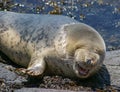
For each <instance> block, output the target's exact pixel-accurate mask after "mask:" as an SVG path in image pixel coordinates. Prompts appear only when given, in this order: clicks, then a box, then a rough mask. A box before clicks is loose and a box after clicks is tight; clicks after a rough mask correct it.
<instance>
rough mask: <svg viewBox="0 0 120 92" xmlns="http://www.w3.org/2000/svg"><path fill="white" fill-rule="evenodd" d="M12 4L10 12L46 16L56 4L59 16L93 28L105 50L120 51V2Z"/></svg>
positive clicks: (18, 0)
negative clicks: (101, 39) (105, 47)
mask: <svg viewBox="0 0 120 92" xmlns="http://www.w3.org/2000/svg"><path fill="white" fill-rule="evenodd" d="M50 1H52V2H50ZM61 1H64V2H61ZM98 1H104V2H98ZM115 1H116V2H115ZM53 2H54V4H53ZM71 2H73V3H71ZM13 3H14V4H15V5H14V7H11V8H10V11H14V12H24V13H39V14H48V13H49V12H50V11H52V10H54V9H55V8H54V6H55V4H56V5H57V7H59V8H60V9H61V15H65V16H69V17H71V18H74V19H76V20H78V21H80V22H83V23H86V24H88V25H90V26H92V27H94V28H95V29H96V30H97V31H98V32H99V33H100V34H101V35H102V36H103V38H104V40H105V42H106V46H107V50H113V49H120V7H119V5H120V0H113V1H112V0H14V1H13Z"/></svg>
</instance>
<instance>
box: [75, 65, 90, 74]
mask: <svg viewBox="0 0 120 92" xmlns="http://www.w3.org/2000/svg"><path fill="white" fill-rule="evenodd" d="M77 68H78V69H77V70H78V73H79V75H82V76H87V75H88V73H89V71H90V70H89V69H85V68H83V67H81V66H80V65H77Z"/></svg>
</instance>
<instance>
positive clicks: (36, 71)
mask: <svg viewBox="0 0 120 92" xmlns="http://www.w3.org/2000/svg"><path fill="white" fill-rule="evenodd" d="M45 67H46V64H45V61H44V58H41V57H39V58H37V57H35V58H32V59H31V61H30V64H29V66H28V68H27V70H26V74H28V75H30V76H41V75H43V73H44V71H45Z"/></svg>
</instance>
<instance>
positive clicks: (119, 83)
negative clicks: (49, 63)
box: [0, 50, 120, 92]
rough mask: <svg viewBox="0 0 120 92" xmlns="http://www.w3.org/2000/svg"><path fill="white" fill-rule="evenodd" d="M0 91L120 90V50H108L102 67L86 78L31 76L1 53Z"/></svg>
mask: <svg viewBox="0 0 120 92" xmlns="http://www.w3.org/2000/svg"><path fill="white" fill-rule="evenodd" d="M0 56H1V57H0V92H68V91H69V92H75V91H95V90H96V91H100V92H101V91H112V92H117V91H120V50H116V51H108V52H107V54H106V59H105V61H104V65H103V67H102V69H101V70H100V71H99V72H98V73H97V74H96V75H94V76H92V77H91V78H89V79H85V80H74V79H69V78H63V77H62V76H44V77H43V79H38V78H30V77H28V76H27V75H22V74H20V73H19V72H17V71H16V69H17V68H19V67H20V66H17V65H15V64H13V63H11V62H10V60H9V59H7V58H6V56H5V55H3V53H0Z"/></svg>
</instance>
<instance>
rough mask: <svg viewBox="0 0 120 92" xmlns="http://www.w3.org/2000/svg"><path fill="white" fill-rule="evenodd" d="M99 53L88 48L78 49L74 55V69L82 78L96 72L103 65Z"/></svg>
mask: <svg viewBox="0 0 120 92" xmlns="http://www.w3.org/2000/svg"><path fill="white" fill-rule="evenodd" d="M100 58H101V57H100V56H99V54H97V53H95V52H92V51H89V50H86V49H77V50H76V51H75V55H74V65H73V69H74V71H75V73H76V75H77V76H78V77H80V78H87V77H89V76H91V75H92V74H93V73H95V72H96V71H97V70H98V69H99V68H100V66H101V65H102V61H101V59H100Z"/></svg>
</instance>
